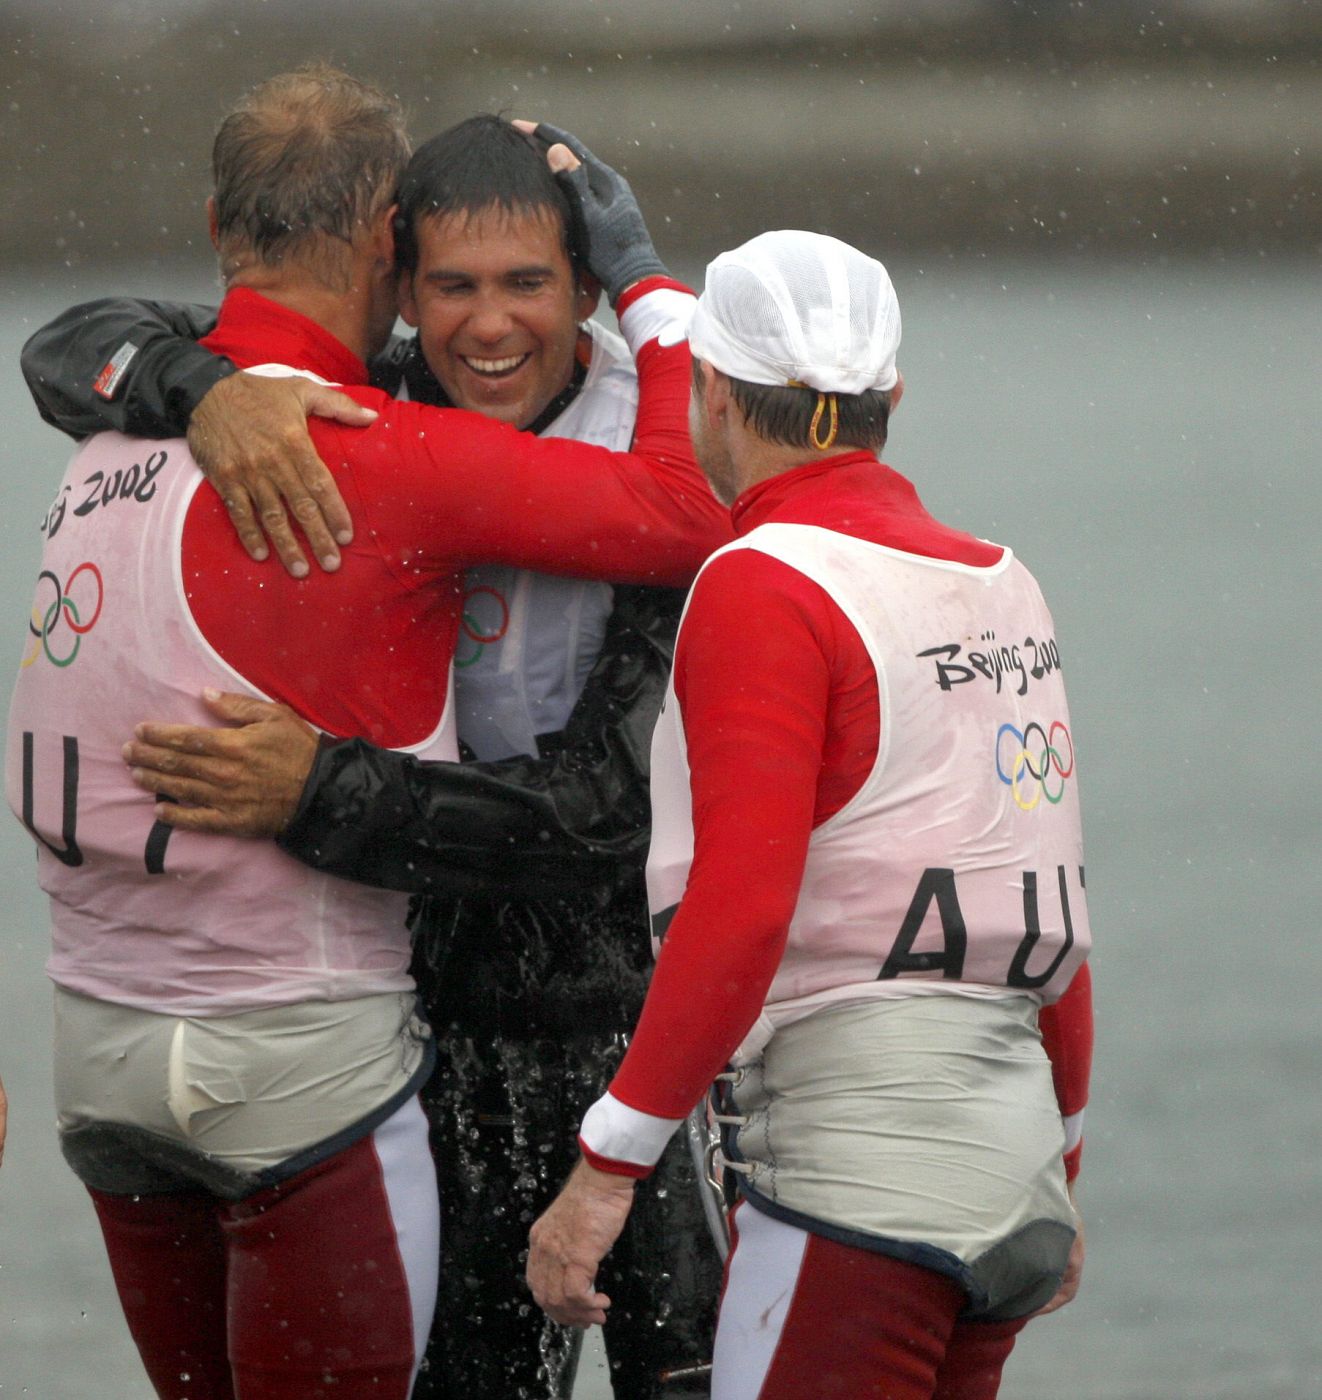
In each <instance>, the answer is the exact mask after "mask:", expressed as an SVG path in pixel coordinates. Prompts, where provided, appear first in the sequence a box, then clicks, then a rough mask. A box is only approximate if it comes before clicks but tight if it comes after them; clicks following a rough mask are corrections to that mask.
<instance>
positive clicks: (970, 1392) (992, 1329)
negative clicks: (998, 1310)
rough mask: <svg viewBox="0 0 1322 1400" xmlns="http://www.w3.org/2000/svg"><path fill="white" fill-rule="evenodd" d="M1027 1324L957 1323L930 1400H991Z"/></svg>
mask: <svg viewBox="0 0 1322 1400" xmlns="http://www.w3.org/2000/svg"><path fill="white" fill-rule="evenodd" d="M1027 1321H1028V1319H1027V1318H1026V1317H1018V1318H1015V1319H1014V1321H1013V1322H961V1323H958V1324H957V1325H956V1327H955V1330H954V1332H953V1333H952V1334H951V1338H950V1345H949V1346H948V1347H947V1348H946V1355H945V1360H944V1361H942V1363H941V1369H940V1370H939V1371H938V1372H937V1377H936V1388H935V1389H934V1390H933V1391H932V1400H994V1397H995V1395H996V1392H997V1390H998V1389H999V1388H1000V1384H1001V1370H1002V1368H1003V1367H1004V1366H1005V1362H1006V1359H1007V1358H1008V1357H1009V1355H1010V1352H1011V1351H1012V1350H1013V1349H1014V1342H1015V1338H1016V1337H1017V1336H1018V1335H1019V1333H1020V1332H1021V1331H1022V1330H1023V1327H1024V1324H1025V1323H1026V1322H1027Z"/></svg>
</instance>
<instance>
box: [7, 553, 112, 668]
mask: <svg viewBox="0 0 1322 1400" xmlns="http://www.w3.org/2000/svg"><path fill="white" fill-rule="evenodd" d="M84 576H85V577H84ZM79 579H83V580H84V581H83V583H82V584H81V585H79ZM47 580H49V581H50V585H51V588H52V590H53V597H52V598H51V602H50V605H49V606H48V607H47V608H46V609H45V610H44V611H43V609H42V607H41V604H40V603H38V604H37V605H36V606H35V607H34V608H33V609H32V617H31V620H30V621H29V622H28V631H29V632H30V633H31V635H32V640H31V641H30V642H29V646H30V650H29V652H28V654H27V655H26V656H25V657H24V658H23V660H22V662H21V665H20V669H23V668H26V667H28V666H31V665H32V663H33V662H34V661H36V659H37V658H38V657H39V656H41V655H42V653H43V652H44V653H45V655H46V659H47V660H48V661H49V662H50V663H51V665H52V666H59V667H61V668H63V667H65V666H72V665H73V663H74V660H75V658H76V657H77V655H78V649H79V648H80V647H81V646H82V644H83V638H84V637H85V636H86V635H87V633H88V632H90V631H91V630H92V628H93V627H95V626H96V621H97V618H99V617H100V616H101V606H102V604H103V603H104V602H105V598H106V590H105V584H104V582H103V581H102V578H101V570H100V569H98V568H97V567H96V565H95V564H92V563H84V564H79V565H78V567H77V568H76V569H75V570H74V571H73V573H71V574H70V575H69V582H68V583H67V584H62V583H61V582H60V580H59V576H58V575H57V574H53V573H52V572H51V571H50V570H49V569H43V570H42V571H41V574H40V575H39V577H38V578H37V588H38V590H40V588H41V585H42V584H43V583H44V582H46V581H47ZM75 587H77V590H78V595H79V597H81V598H82V600H83V604H82V607H81V608H80V607H79V606H78V604H77V602H75V601H74V596H73V595H74V589H75ZM93 587H95V590H96V591H95V593H93V592H92V589H93ZM93 598H95V600H96V601H95V603H93V601H92V600H93ZM61 624H65V625H67V626H68V629H69V631H70V632H71V633H72V634H73V645H72V646H69V647H68V649H67V650H65V651H64V654H63V655H60V654H58V652H57V648H59V649H61V650H63V648H64V645H65V644H63V643H61V642H60V640H59V638H58V635H57V634H58V632H59V629H60V626H61ZM52 643H53V644H52Z"/></svg>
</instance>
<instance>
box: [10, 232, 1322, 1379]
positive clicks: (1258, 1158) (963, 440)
mask: <svg viewBox="0 0 1322 1400" xmlns="http://www.w3.org/2000/svg"><path fill="white" fill-rule="evenodd" d="M875 251H878V252H881V253H886V252H887V251H888V250H884V249H876V250H875ZM890 263H891V267H892V272H893V275H894V278H895V281H896V284H897V287H898V290H899V294H900V297H901V304H902V307H903V311H904V318H905V337H904V347H903V351H902V356H901V362H902V365H903V367H904V369H905V373H906V378H907V384H908V387H907V392H906V396H905V401H904V404H903V406H902V408H901V409H900V410H899V412H898V413H897V415H896V418H895V420H894V426H893V432H892V438H891V444H890V447H889V449H888V452H887V454H886V455H887V459H888V460H889V461H891V462H892V463H893V464H894V465H895V466H897V467H898V468H900V469H901V470H904V471H905V472H906V473H908V474H909V475H910V476H912V477H913V479H914V480H915V481H916V482H917V483H918V485H919V489H920V491H921V492H922V494H923V496H924V498H925V500H926V502H927V504H928V505H929V507H930V508H931V509H933V510H934V511H935V512H936V513H937V514H939V515H941V516H944V517H945V518H947V519H949V520H952V521H954V522H956V523H958V524H960V525H962V526H964V527H966V528H968V529H970V530H973V531H975V532H977V533H979V534H982V535H985V536H989V537H992V538H995V539H997V540H1001V541H1004V542H1006V543H1009V544H1011V545H1012V546H1013V547H1014V548H1015V549H1016V550H1017V552H1018V553H1019V554H1020V556H1021V557H1022V558H1023V559H1025V560H1026V561H1027V562H1028V563H1029V565H1030V566H1031V567H1032V568H1033V569H1034V570H1035V572H1036V573H1037V575H1038V577H1039V578H1040V580H1041V581H1042V584H1043V586H1044V589H1045V591H1046V593H1047V597H1048V599H1049V601H1050V603H1051V605H1052V608H1053V611H1054V614H1055V619H1056V624H1057V634H1058V637H1059V639H1060V649H1061V654H1062V659H1063V664H1064V669H1065V674H1066V676H1067V679H1068V684H1069V688H1070V702H1071V710H1072V720H1073V728H1074V734H1075V739H1076V744H1077V749H1078V753H1079V762H1080V775H1081V777H1080V781H1081V790H1082V794H1083V802H1084V816H1085V838H1086V844H1087V870H1088V891H1089V902H1090V908H1091V913H1092V922H1093V927H1094V931H1095V936H1096V954H1095V960H1094V967H1095V972H1096V979H1097V1005H1098V1046H1097V1058H1096V1066H1095V1072H1094V1088H1093V1096H1092V1103H1091V1106H1090V1108H1089V1113H1088V1129H1087V1146H1086V1152H1085V1160H1084V1176H1083V1181H1082V1186H1081V1199H1082V1203H1083V1207H1084V1212H1085V1217H1086V1220H1087V1226H1088V1241H1089V1252H1088V1266H1087V1271H1086V1274H1085V1280H1084V1288H1083V1291H1082V1293H1081V1295H1080V1297H1079V1299H1078V1300H1077V1301H1076V1303H1075V1304H1073V1305H1072V1306H1071V1307H1069V1308H1067V1309H1065V1310H1064V1311H1063V1312H1061V1313H1059V1314H1057V1315H1056V1316H1054V1317H1051V1318H1048V1319H1045V1320H1043V1321H1041V1322H1038V1323H1036V1324H1034V1325H1033V1326H1032V1327H1031V1328H1030V1330H1029V1331H1028V1332H1027V1333H1026V1335H1025V1336H1024V1338H1023V1339H1022V1340H1021V1342H1020V1344H1019V1347H1018V1349H1017V1351H1016V1353H1015V1355H1014V1357H1013V1358H1012V1359H1011V1362H1010V1365H1009V1368H1008V1370H1007V1375H1006V1381H1005V1384H1004V1387H1003V1391H1002V1394H1003V1395H1004V1396H1005V1397H1006V1398H1007V1400H1060V1397H1077V1400H1121V1397H1124V1400H1310V1398H1313V1397H1318V1396H1322V1336H1320V1335H1319V1331H1318V1327H1317V1317H1318V1311H1319V1303H1322V1286H1320V1285H1319V1266H1318V1254H1319V1246H1320V1245H1322V1109H1320V1108H1319V1103H1318V1071H1319V1068H1320V1067H1322V1050H1320V1046H1322V1031H1319V1016H1318V1007H1319V1004H1322V939H1320V938H1319V935H1318V927H1317V911H1318V908H1319V904H1320V903H1322V900H1320V896H1322V860H1319V839H1318V833H1319V830H1322V795H1320V793H1319V785H1318V767H1319V765H1318V753H1319V747H1318V741H1319V738H1320V737H1322V735H1320V734H1319V730H1320V728H1322V726H1320V725H1319V703H1318V695H1319V687H1320V686H1322V663H1320V662H1319V648H1318V617H1319V603H1322V596H1320V595H1322V590H1319V567H1320V566H1319V551H1318V547H1317V544H1316V541H1315V535H1316V524H1315V522H1316V518H1317V515H1318V511H1319V507H1322V486H1320V485H1319V480H1318V466H1319V462H1318V446H1317V443H1318V430H1319V426H1322V424H1320V423H1319V418H1320V417H1322V415H1320V414H1319V407H1318V405H1319V384H1318V378H1319V376H1318V370H1319V366H1322V316H1319V306H1320V304H1322V299H1320V297H1319V293H1322V271H1320V270H1319V267H1318V265H1317V263H1316V262H1308V261H1303V260H1295V261H1291V260H1284V261H1280V262H1274V263H1269V262H1265V261H1262V260H1239V261H1226V260H1210V259H1209V260H1206V261H1201V262H1195V261H1190V262H1184V263H1179V262H1173V263H1167V264H1166V265H1150V266H1146V267H1136V266H1134V265H1131V264H1127V263H1126V264H1108V263H1105V262H1101V263H1092V262H1085V261H1078V262H1065V263H1061V262H1049V263H1044V262H1040V261H1038V262H1030V261H1018V262H1016V261H1008V260H1005V259H1002V258H983V259H977V260H963V261H960V260H951V259H945V258H937V259H935V260H924V259H909V260H905V259H901V258H894V257H892V258H890ZM688 271H689V274H690V276H697V275H699V273H700V269H696V268H690V269H688ZM120 289H136V290H138V291H139V292H141V293H144V294H145V293H148V292H150V293H153V294H156V295H162V294H173V295H183V296H190V297H193V296H195V297H198V298H206V297H208V296H209V295H211V294H212V292H213V287H212V284H210V283H209V282H208V281H207V280H206V279H205V278H204V277H201V276H200V275H199V274H198V273H196V272H171V271H170V270H169V269H163V268H161V267H159V266H156V267H151V268H148V267H141V268H136V269H133V268H129V269H125V268H123V267H118V268H115V269H113V271H110V272H105V273H100V272H96V271H86V270H84V271H80V272H78V273H77V274H59V273H45V272H38V273H34V274H32V275H29V276H24V277H20V276H6V277H4V278H3V279H0V310H3V325H2V329H0V409H2V411H3V415H4V421H5V425H6V426H5V436H4V443H3V446H2V447H0V454H2V457H3V463H4V466H3V471H4V478H3V483H4V486H3V489H4V496H5V510H4V512H3V519H2V520H0V530H3V550H0V604H2V608H0V611H2V613H3V617H4V618H5V619H7V621H5V622H4V623H3V626H2V627H0V647H7V648H8V655H9V657H10V658H11V660H10V664H11V665H15V666H16V664H17V660H18V658H19V655H20V652H21V648H22V637H23V632H24V627H25V621H26V609H27V606H28V601H29V599H30V596H31V588H32V582H33V577H34V573H35V562H36V559H37V557H38V535H37V522H38V521H39V520H40V518H41V516H42V513H43V511H44V509H45V506H46V503H47V499H48V497H49V496H50V494H51V493H52V490H53V487H54V483H55V482H56V480H57V478H58V476H59V472H60V469H61V466H62V463H63V461H64V458H65V455H66V454H65V449H64V446H63V443H62V441H61V439H60V438H59V437H58V436H57V435H56V434H55V433H54V432H53V431H52V430H50V429H48V428H45V427H44V426H43V425H41V424H40V423H39V421H38V420H37V417H36V414H35V412H34V411H33V410H32V409H31V407H30V406H29V403H28V401H27V398H26V394H25V392H24V390H23V389H22V387H21V383H20V380H19V376H18V372H17V363H16V358H17V352H18V347H19V345H20V343H21V341H22V339H23V338H24V336H25V335H26V334H27V333H28V332H29V331H30V330H31V329H32V328H33V327H34V326H35V325H36V324H38V323H39V322H40V321H41V320H42V319H43V318H45V317H46V316H48V315H50V314H51V313H53V312H54V311H56V310H57V309H59V308H60V307H62V306H64V305H66V304H68V303H69V302H70V301H73V300H77V299H80V298H82V297H85V296H91V295H96V294H99V293H103V292H108V291H110V290H120ZM32 868H33V855H32V851H31V849H30V844H29V842H28V840H27V838H26V836H25V834H24V833H23V832H22V831H21V829H20V828H19V827H18V825H17V823H16V822H13V821H6V822H5V823H3V824H0V871H2V872H3V894H2V896H0V920H3V929H2V933H0V964H2V966H3V976H2V977H0V1074H2V1075H3V1078H4V1081H5V1083H6V1085H7V1087H8V1089H9V1094H10V1098H11V1110H10V1144H9V1147H8V1150H7V1154H6V1158H5V1162H4V1166H3V1168H0V1396H2V1397H5V1400H8V1397H10V1396H18V1395H30V1396H33V1397H36V1398H37V1400H93V1397H95V1400H147V1397H148V1394H149V1391H148V1388H147V1387H146V1384H145V1382H144V1380H143V1379H142V1377H141V1373H140V1371H139V1369H138V1366H137V1361H136V1357H135V1355H134V1352H133V1348H132V1346H131V1344H130V1342H129V1339H128V1336H127V1333H126V1331H125V1328H124V1325H123V1322H122V1320H121V1318H120V1316H119V1313H118V1308H117V1305H116V1302H115V1299H114V1296H113V1292H112V1290H111V1287H110V1282H109V1276H108V1271H107V1268H106V1265H105V1262H104V1259H103V1256H102V1251H101V1248H100V1243H99V1239H98V1237H97V1233H96V1229H95V1224H94V1220H93V1216H92V1212H91V1209H90V1207H89V1205H88V1204H87V1202H86V1200H85V1199H84V1197H83V1195H82V1193H81V1188H79V1187H78V1186H77V1185H76V1183H75V1182H74V1180H73V1178H72V1176H71V1175H70V1174H69V1173H68V1171H67V1169H66V1168H65V1167H64V1165H63V1163H62V1161H61V1160H60V1158H59V1155H58V1150H57V1147H56V1144H55V1137H54V1131H53V1124H52V1118H53V1114H52V1109H51V1104H50V1084H49V1058H50V1052H49V1035H50V1027H49V1006H48V994H47V989H46V984H45V980H44V977H43V974H42V970H41V969H42V961H43V958H44V955H45V943H46V937H45V929H44V914H43V909H42V903H41V900H40V898H39V897H38V892H37V890H36V888H35V884H34V882H33V880H32ZM576 1393H577V1395H578V1396H579V1397H590V1400H600V1398H601V1397H605V1396H607V1395H608V1394H609V1390H608V1388H607V1384H606V1381H605V1373H604V1370H603V1368H602V1361H601V1357H600V1353H599V1351H598V1350H596V1349H595V1348H594V1347H593V1346H591V1345H590V1346H589V1349H588V1351H587V1353H586V1355H585V1361H584V1367H583V1371H582V1373H581V1378H580V1382H579V1386H578V1390H577V1392H576Z"/></svg>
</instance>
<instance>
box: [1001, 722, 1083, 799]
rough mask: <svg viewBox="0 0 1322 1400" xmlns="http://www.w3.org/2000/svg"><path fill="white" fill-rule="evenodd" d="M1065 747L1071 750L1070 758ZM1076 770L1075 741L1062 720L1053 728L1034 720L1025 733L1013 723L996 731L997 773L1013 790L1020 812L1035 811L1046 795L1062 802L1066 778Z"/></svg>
mask: <svg viewBox="0 0 1322 1400" xmlns="http://www.w3.org/2000/svg"><path fill="white" fill-rule="evenodd" d="M1007 741H1008V742H1007ZM1063 749H1064V750H1068V753H1069V758H1068V761H1067V760H1066V757H1065V753H1064V752H1063V751H1062V750H1063ZM1073 772H1074V740H1073V739H1071V738H1070V732H1069V730H1068V729H1066V728H1065V726H1064V725H1063V724H1062V723H1061V722H1060V721H1059V720H1058V719H1057V720H1053V721H1052V722H1051V727H1050V729H1043V728H1042V726H1041V725H1040V724H1038V723H1037V722H1036V721H1034V722H1033V723H1031V724H1029V725H1027V726H1026V727H1025V729H1024V731H1023V733H1022V734H1021V733H1020V732H1019V730H1017V729H1016V728H1015V727H1014V725H1012V724H1003V725H1001V727H1000V728H999V729H998V730H997V731H996V776H997V777H998V778H999V779H1000V780H1001V782H1003V783H1004V784H1005V785H1006V787H1008V788H1009V789H1010V795H1011V796H1012V797H1013V798H1014V802H1015V806H1016V807H1018V808H1019V810H1020V811H1022V812H1031V811H1032V810H1033V808H1034V807H1036V806H1037V804H1038V803H1039V802H1040V801H1041V800H1042V799H1043V798H1044V797H1045V798H1046V799H1047V801H1048V802H1050V803H1053V804H1054V803H1057V802H1059V801H1060V799H1061V798H1062V797H1064V795H1065V779H1066V778H1068V777H1069V776H1070V774H1071V773H1073ZM1056 784H1058V785H1056ZM1053 785H1056V786H1055V790H1054V791H1053V790H1052V788H1053Z"/></svg>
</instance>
